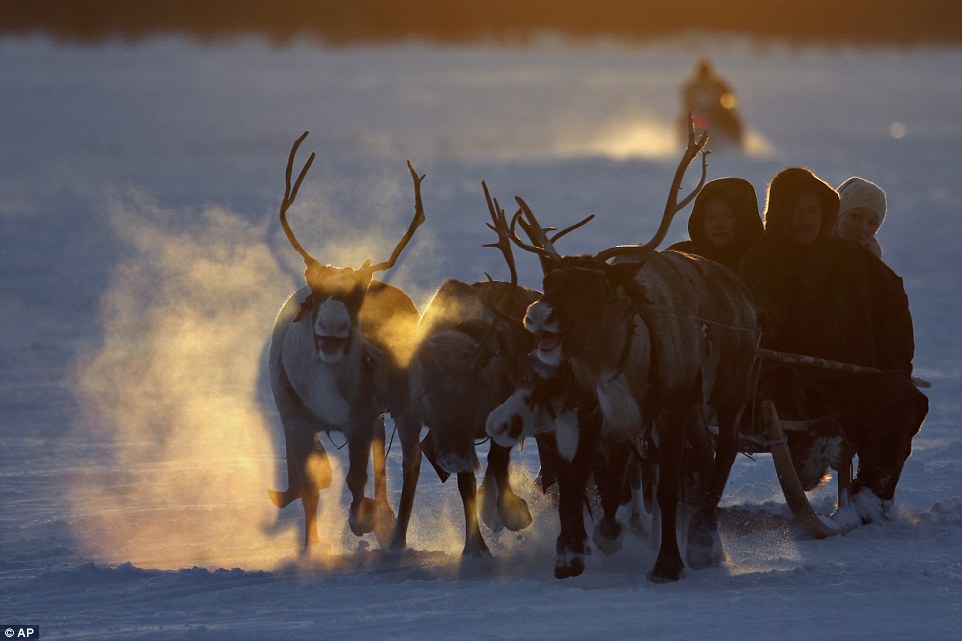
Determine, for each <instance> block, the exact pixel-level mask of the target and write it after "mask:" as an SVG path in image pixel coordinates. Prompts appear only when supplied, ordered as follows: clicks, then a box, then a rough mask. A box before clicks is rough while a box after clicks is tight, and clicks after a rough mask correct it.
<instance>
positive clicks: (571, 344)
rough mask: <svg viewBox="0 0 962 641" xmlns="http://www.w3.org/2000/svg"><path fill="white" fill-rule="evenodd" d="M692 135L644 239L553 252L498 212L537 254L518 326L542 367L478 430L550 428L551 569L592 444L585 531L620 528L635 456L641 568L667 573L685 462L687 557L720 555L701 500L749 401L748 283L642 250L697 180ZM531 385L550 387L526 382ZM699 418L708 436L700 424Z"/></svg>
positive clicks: (727, 461) (581, 540) (729, 452)
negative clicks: (553, 444) (649, 522)
mask: <svg viewBox="0 0 962 641" xmlns="http://www.w3.org/2000/svg"><path fill="white" fill-rule="evenodd" d="M706 143H707V136H705V135H704V134H703V135H702V136H701V137H700V138H699V139H698V140H697V141H696V140H695V132H694V127H693V126H692V127H690V131H689V141H688V147H687V149H686V151H685V154H684V156H683V158H682V160H681V162H680V163H679V165H678V168H677V170H676V172H675V177H674V180H673V182H672V186H671V189H670V191H669V197H668V202H667V204H666V206H665V211H664V214H663V216H662V220H661V224H660V226H659V229H658V231H657V233H656V234H655V236H654V237H653V238H652V239H651V240H650V241H649V242H648V243H646V244H644V245H629V246H620V247H613V248H611V249H607V250H604V251H602V252H599V253H598V254H595V255H593V256H576V257H571V256H562V255H560V254H559V253H558V252H557V251H556V250H555V249H554V247H553V245H552V243H551V242H550V239H548V238H547V237H546V235H545V233H544V230H543V229H542V228H541V226H540V224H539V223H538V221H537V219H536V218H535V217H534V215H533V214H532V213H531V210H530V208H528V207H527V205H526V204H525V203H524V201H523V200H521V199H520V198H519V199H518V202H519V204H520V205H521V207H522V211H523V214H524V220H521V219H520V217H519V216H516V217H515V219H514V220H513V221H512V227H511V231H512V241H513V242H515V243H516V244H518V245H519V246H521V247H524V248H525V249H527V250H529V251H532V252H535V253H537V254H538V255H539V256H540V257H541V260H542V266H543V267H544V272H545V273H544V294H543V296H542V297H541V299H540V300H539V301H538V302H537V303H535V304H534V305H532V306H531V307H529V308H528V311H527V313H526V315H525V319H524V323H525V327H526V329H527V330H528V331H529V332H531V333H532V334H533V336H534V337H535V340H536V342H537V348H536V355H537V358H538V360H539V361H540V362H541V364H542V365H543V368H542V369H543V370H546V373H543V375H542V377H541V379H540V382H536V383H535V384H533V385H531V386H529V387H528V388H527V389H519V390H518V391H517V392H516V393H515V394H514V395H513V396H512V397H511V398H509V399H508V401H506V402H505V403H504V404H503V405H502V406H500V407H499V408H497V409H496V410H495V411H493V412H492V413H491V415H490V416H489V417H488V421H487V426H486V429H487V432H488V433H489V434H490V435H491V436H492V437H493V438H494V439H495V440H496V441H497V442H499V443H501V444H502V445H504V446H510V445H512V444H513V443H515V442H517V440H518V439H520V438H523V437H524V436H526V435H530V434H534V433H537V432H539V431H544V430H551V431H553V432H554V434H555V437H556V440H557V447H558V451H559V461H558V481H559V489H560V492H561V495H562V496H561V500H560V505H559V512H560V517H561V534H560V535H559V537H558V543H557V561H556V565H555V575H556V576H557V577H559V578H563V577H566V576H573V575H577V574H580V573H581V572H582V571H583V569H584V555H585V554H586V552H587V545H586V539H587V534H586V532H585V529H584V519H583V513H582V504H583V501H584V490H585V483H586V482H587V479H588V474H589V469H588V468H589V466H590V465H591V463H592V457H593V453H594V452H595V451H596V450H597V448H598V444H599V442H600V441H602V440H603V441H604V442H605V443H606V444H607V446H608V450H609V452H610V453H611V454H612V455H611V456H610V457H609V461H608V467H609V469H608V470H607V471H608V473H609V474H610V476H611V479H612V480H611V481H610V482H609V483H607V488H608V489H607V494H608V499H607V504H606V505H605V516H604V519H603V521H602V523H601V525H600V528H599V530H600V532H599V533H598V534H600V536H601V537H602V538H608V537H613V536H617V535H618V534H619V533H620V529H621V526H620V524H618V523H617V521H615V520H614V509H612V508H613V507H614V508H617V501H615V500H614V499H612V496H611V493H612V492H615V491H620V488H621V487H623V483H622V481H623V479H624V474H625V472H624V470H625V465H626V464H627V462H628V461H629V460H630V459H631V457H632V456H638V457H640V458H644V459H647V460H653V461H654V462H655V467H656V469H657V473H656V477H657V494H656V496H657V505H658V508H659V511H660V513H661V542H660V547H659V552H658V556H657V559H656V561H655V565H654V568H653V569H652V571H651V573H650V574H649V578H650V579H651V580H653V581H656V582H665V581H675V580H678V579H679V578H681V575H682V572H683V568H684V563H683V561H682V558H681V553H680V548H679V545H678V539H677V533H676V528H677V520H678V519H677V512H678V504H679V499H680V496H681V488H682V479H683V478H684V476H685V475H686V472H687V473H688V474H691V475H693V476H694V477H695V478H696V479H697V480H698V484H697V488H698V490H697V493H696V495H695V497H694V501H695V506H694V513H693V515H692V520H691V524H690V527H689V532H688V546H687V560H688V564H689V566H690V567H693V568H700V567H705V566H708V565H711V564H717V563H719V562H720V559H721V552H720V544H719V540H718V535H717V522H716V520H715V507H716V506H717V504H718V501H719V500H720V498H721V495H722V492H723V491H724V487H725V484H726V482H727V479H728V474H729V472H730V470H731V465H732V463H733V461H734V458H735V455H736V453H737V447H738V434H737V425H738V421H739V419H740V415H741V413H742V411H743V409H744V407H745V404H746V402H747V400H748V398H749V397H750V386H751V380H752V371H753V364H754V355H755V348H756V346H757V337H758V329H757V322H756V318H755V311H754V307H753V304H752V299H751V296H750V294H749V293H748V290H747V289H746V287H745V286H744V284H742V282H741V281H740V280H739V279H738V277H737V276H736V275H735V274H734V273H732V272H731V271H730V270H729V269H727V268H726V267H724V266H722V265H719V264H717V263H714V262H712V261H709V260H705V259H701V258H698V257H694V256H689V255H686V254H682V253H678V252H674V251H661V252H659V251H655V249H656V248H657V246H658V245H659V244H660V243H661V241H662V240H663V239H664V236H665V234H666V233H667V230H668V227H669V225H670V223H671V219H672V217H673V216H674V214H675V213H676V212H678V211H679V210H681V209H683V208H684V207H685V206H686V205H687V204H688V203H689V202H690V201H691V200H692V199H693V198H694V196H695V195H696V194H697V192H698V190H699V189H700V188H701V186H702V185H703V184H704V181H705V175H706V172H707V160H706V156H707V151H706V150H705V149H704V147H705V145H706ZM699 153H700V154H701V155H702V175H701V179H700V181H699V183H698V186H697V187H696V188H695V190H694V191H693V192H692V193H691V194H690V195H689V196H688V197H687V198H685V199H684V200H683V201H682V202H680V203H679V202H678V191H679V189H680V185H681V180H682V177H683V176H684V173H685V170H686V169H687V167H688V166H689V165H690V164H691V162H692V161H693V160H694V158H695V157H696V156H697V155H698V154H699ZM515 222H520V223H521V225H522V228H523V229H525V231H526V232H527V233H528V234H529V237H530V238H531V239H532V243H531V244H530V245H529V244H525V243H524V242H523V241H521V240H520V239H519V238H518V237H517V235H516V234H514V231H513V230H514V223H515ZM612 260H613V261H614V262H609V261H612ZM545 386H548V387H552V388H554V390H555V392H553V393H551V394H547V395H546V394H545V393H544V392H543V391H540V392H539V387H541V388H543V387H545ZM539 399H540V400H539ZM546 399H547V400H546ZM712 414H713V415H714V416H715V417H716V418H717V423H718V434H717V437H713V436H712V435H711V434H709V432H708V425H707V418H708V416H709V415H712ZM713 440H715V441H717V444H716V445H715V447H714V448H713V443H712V441H713ZM686 449H687V450H688V453H687V454H686ZM713 449H714V452H713ZM566 495H567V496H566ZM603 502H605V499H604V498H603ZM601 547H602V549H603V550H604V549H605V546H601Z"/></svg>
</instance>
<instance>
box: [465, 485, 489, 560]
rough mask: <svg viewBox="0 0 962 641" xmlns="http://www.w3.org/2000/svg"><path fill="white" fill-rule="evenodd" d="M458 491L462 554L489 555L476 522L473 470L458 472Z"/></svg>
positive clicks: (476, 508) (476, 486) (476, 496)
mask: <svg viewBox="0 0 962 641" xmlns="http://www.w3.org/2000/svg"><path fill="white" fill-rule="evenodd" d="M458 492H460V493H461V502H462V503H463V504H464V550H463V551H462V552H461V555H462V556H491V551H490V550H489V549H488V546H487V544H486V543H485V542H484V537H483V536H481V527H480V526H479V523H478V481H477V479H476V478H475V477H474V472H458Z"/></svg>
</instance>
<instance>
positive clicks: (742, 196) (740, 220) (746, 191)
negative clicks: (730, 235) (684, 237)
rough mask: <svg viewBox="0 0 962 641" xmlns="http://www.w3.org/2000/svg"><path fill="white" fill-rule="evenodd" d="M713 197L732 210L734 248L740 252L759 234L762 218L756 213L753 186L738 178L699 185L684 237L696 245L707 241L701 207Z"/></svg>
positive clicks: (752, 242) (753, 241)
mask: <svg viewBox="0 0 962 641" xmlns="http://www.w3.org/2000/svg"><path fill="white" fill-rule="evenodd" d="M715 198H720V199H721V200H723V201H725V203H727V204H728V206H729V207H730V208H731V210H732V211H733V212H734V213H735V216H736V218H737V228H736V230H735V236H736V238H735V244H736V246H737V249H739V250H740V251H741V252H744V251H745V250H746V249H747V248H748V247H751V246H752V245H753V244H755V241H756V240H758V237H759V236H761V235H762V220H761V218H760V217H759V215H758V199H757V198H756V196H755V188H754V187H752V184H751V183H750V182H748V181H747V180H744V179H742V178H718V179H716V180H713V181H711V182H710V183H708V184H706V185H705V186H704V187H703V188H702V190H701V191H700V192H699V193H698V197H697V198H695V204H694V206H693V207H692V209H691V216H690V217H689V218H688V237H689V238H691V239H692V240H693V241H694V242H696V243H698V244H699V245H703V244H706V243H708V239H707V238H706V237H705V226H704V225H703V224H702V220H703V219H704V217H705V207H706V206H707V205H708V203H709V202H710V201H711V200H713V199H715Z"/></svg>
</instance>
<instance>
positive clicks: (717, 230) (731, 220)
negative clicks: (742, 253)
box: [703, 198, 736, 247]
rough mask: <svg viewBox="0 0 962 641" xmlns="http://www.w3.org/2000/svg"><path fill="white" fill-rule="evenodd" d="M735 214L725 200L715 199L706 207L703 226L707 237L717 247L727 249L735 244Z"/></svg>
mask: <svg viewBox="0 0 962 641" xmlns="http://www.w3.org/2000/svg"><path fill="white" fill-rule="evenodd" d="M735 225H736V220H735V212H733V211H732V210H731V207H729V206H728V203H726V202H725V201H724V200H719V199H718V198H715V199H714V200H711V201H709V203H708V205H707V206H706V207H705V216H704V219H703V226H704V229H705V237H706V238H707V239H708V242H709V243H711V244H712V245H714V246H715V247H725V246H727V245H730V244H732V243H733V242H735Z"/></svg>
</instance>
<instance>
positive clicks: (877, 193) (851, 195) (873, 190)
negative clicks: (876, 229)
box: [835, 176, 885, 227]
mask: <svg viewBox="0 0 962 641" xmlns="http://www.w3.org/2000/svg"><path fill="white" fill-rule="evenodd" d="M835 191H837V192H838V198H839V206H838V217H839V220H841V219H842V217H843V216H845V214H846V212H848V211H850V210H852V209H855V208H856V207H866V208H868V209H871V210H872V211H874V212H875V213H876V214H878V216H879V226H880V227H881V225H882V223H884V222H885V192H884V191H883V190H882V188H881V187H879V186H878V185H876V184H875V183H873V182H871V181H870V180H865V179H864V178H859V177H858V176H852V177H851V178H848V179H846V180H845V182H843V183H842V184H841V185H839V186H838V188H837V189H836V190H835Z"/></svg>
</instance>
